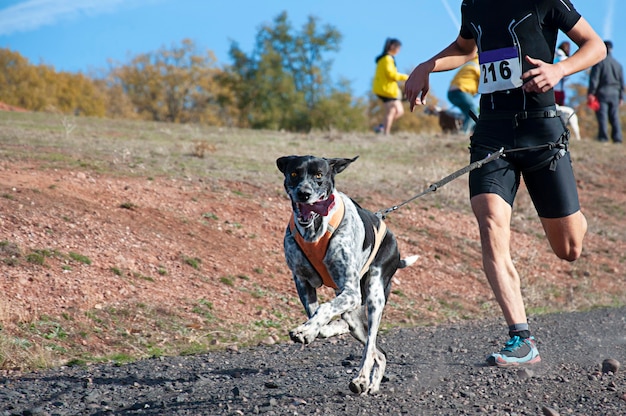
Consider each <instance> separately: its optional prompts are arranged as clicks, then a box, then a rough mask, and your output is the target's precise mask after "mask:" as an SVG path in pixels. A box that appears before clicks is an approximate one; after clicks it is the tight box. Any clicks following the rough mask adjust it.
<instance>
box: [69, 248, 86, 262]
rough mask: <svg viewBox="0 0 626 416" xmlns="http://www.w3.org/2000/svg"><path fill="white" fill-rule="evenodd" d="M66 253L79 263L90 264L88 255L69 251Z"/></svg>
mask: <svg viewBox="0 0 626 416" xmlns="http://www.w3.org/2000/svg"><path fill="white" fill-rule="evenodd" d="M68 255H69V256H70V258H71V259H72V260H74V261H77V262H79V263H83V264H87V265H89V264H91V259H90V258H89V257H87V256H84V255H82V254H79V253H75V252H73V251H70V252H69V253H68Z"/></svg>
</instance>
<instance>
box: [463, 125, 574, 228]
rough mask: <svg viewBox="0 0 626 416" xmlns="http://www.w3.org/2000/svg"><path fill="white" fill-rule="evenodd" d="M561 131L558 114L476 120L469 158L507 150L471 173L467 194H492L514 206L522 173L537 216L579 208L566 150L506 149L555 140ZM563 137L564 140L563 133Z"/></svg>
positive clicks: (561, 214)
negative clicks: (514, 119)
mask: <svg viewBox="0 0 626 416" xmlns="http://www.w3.org/2000/svg"><path fill="white" fill-rule="evenodd" d="M565 131H566V129H565V126H564V125H563V121H562V120H561V118H560V117H553V118H533V119H526V120H519V121H518V123H517V126H515V123H514V122H513V119H512V118H503V119H485V120H479V121H478V123H477V125H476V129H475V131H474V134H473V136H472V137H471V148H470V149H471V161H472V162H474V161H477V160H480V159H483V158H485V157H487V155H488V154H490V153H493V151H494V150H497V149H500V148H501V147H504V151H505V155H504V156H503V157H501V158H500V159H497V160H494V161H492V162H489V163H487V164H485V165H483V166H482V167H481V168H479V169H475V170H473V171H471V172H470V176H469V187H470V197H474V196H476V195H479V194H484V193H494V194H498V195H500V196H501V197H502V198H503V199H504V200H505V201H506V202H507V203H508V204H509V205H511V206H513V202H514V200H515V195H516V194H517V190H518V188H519V184H520V177H523V178H524V183H525V184H526V188H527V189H528V193H529V194H530V197H531V199H532V201H533V204H534V205H535V209H536V210H537V213H538V214H539V216H540V217H543V218H562V217H566V216H568V215H571V214H573V213H575V212H576V211H578V210H580V203H579V201H578V191H577V189H576V180H575V178H574V172H573V170H572V164H571V159H570V155H569V152H565V151H563V150H562V149H559V148H554V149H547V148H543V149H533V150H524V151H519V152H511V153H509V154H506V151H507V150H509V149H518V148H522V147H532V146H538V145H542V144H546V143H549V142H557V141H559V138H560V137H561V136H562V135H563V133H564V132H565ZM564 140H565V143H567V136H565V137H564ZM559 151H560V152H561V155H558V153H559ZM559 156H561V157H559ZM551 162H552V163H551ZM552 169H553V170H552Z"/></svg>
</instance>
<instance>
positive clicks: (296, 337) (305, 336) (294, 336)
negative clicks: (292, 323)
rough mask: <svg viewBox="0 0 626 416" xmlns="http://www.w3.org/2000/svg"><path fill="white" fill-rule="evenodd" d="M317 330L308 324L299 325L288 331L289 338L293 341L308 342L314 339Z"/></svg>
mask: <svg viewBox="0 0 626 416" xmlns="http://www.w3.org/2000/svg"><path fill="white" fill-rule="evenodd" d="M318 332H319V331H315V330H314V329H313V328H311V326H310V325H306V324H304V325H300V326H299V327H297V328H296V329H294V330H291V331H289V338H291V340H292V341H293V342H297V343H300V344H310V343H312V342H313V340H315V337H317V334H318Z"/></svg>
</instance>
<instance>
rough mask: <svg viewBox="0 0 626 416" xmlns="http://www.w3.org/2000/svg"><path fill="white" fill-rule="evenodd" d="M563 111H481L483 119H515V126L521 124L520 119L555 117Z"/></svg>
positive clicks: (480, 117)
mask: <svg viewBox="0 0 626 416" xmlns="http://www.w3.org/2000/svg"><path fill="white" fill-rule="evenodd" d="M560 115H561V112H560V111H558V110H541V111H519V112H514V111H497V112H490V113H481V114H480V116H479V119H481V120H508V119H511V120H513V127H517V126H519V121H520V120H528V119H531V118H555V117H560Z"/></svg>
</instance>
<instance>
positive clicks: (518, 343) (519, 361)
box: [487, 335, 541, 367]
mask: <svg viewBox="0 0 626 416" xmlns="http://www.w3.org/2000/svg"><path fill="white" fill-rule="evenodd" d="M540 361H541V357H540V356H539V351H538V350H537V345H536V343H535V338H534V337H529V338H520V337H518V336H517V335H516V336H514V337H512V338H511V339H510V340H508V341H507V343H506V345H505V346H504V348H502V349H501V350H500V352H496V353H493V354H491V355H490V356H489V357H487V363H488V364H489V365H497V366H498V367H514V366H518V365H524V364H536V363H538V362H540Z"/></svg>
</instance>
